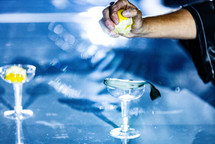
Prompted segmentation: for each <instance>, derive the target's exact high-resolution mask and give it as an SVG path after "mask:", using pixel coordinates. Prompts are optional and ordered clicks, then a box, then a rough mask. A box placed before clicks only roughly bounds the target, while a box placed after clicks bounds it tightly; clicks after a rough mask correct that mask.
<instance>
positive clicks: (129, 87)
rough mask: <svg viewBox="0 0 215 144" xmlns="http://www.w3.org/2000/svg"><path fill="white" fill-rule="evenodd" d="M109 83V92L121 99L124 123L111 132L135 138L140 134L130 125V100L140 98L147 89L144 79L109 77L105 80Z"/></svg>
mask: <svg viewBox="0 0 215 144" xmlns="http://www.w3.org/2000/svg"><path fill="white" fill-rule="evenodd" d="M104 83H105V85H107V89H108V92H109V93H110V94H111V95H112V96H114V97H117V98H119V99H120V100H121V110H122V119H123V123H122V125H121V128H115V129H113V130H112V131H111V132H110V134H111V135H112V136H113V137H115V138H120V139H125V141H126V142H127V139H133V138H137V137H139V136H140V134H139V133H138V132H137V131H136V130H135V129H133V128H129V125H128V120H129V118H128V112H129V102H130V101H131V100H133V99H138V98H139V97H141V96H142V95H143V93H144V90H145V85H144V84H143V83H142V81H131V80H121V79H112V78H107V79H105V81H104Z"/></svg>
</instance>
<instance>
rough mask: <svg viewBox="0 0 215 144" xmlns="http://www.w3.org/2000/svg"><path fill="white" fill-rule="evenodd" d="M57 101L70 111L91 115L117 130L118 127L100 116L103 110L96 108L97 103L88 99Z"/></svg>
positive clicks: (103, 116) (61, 99)
mask: <svg viewBox="0 0 215 144" xmlns="http://www.w3.org/2000/svg"><path fill="white" fill-rule="evenodd" d="M58 101H59V102H60V103H62V104H66V105H68V106H69V107H71V108H72V109H75V110H78V111H81V112H87V113H93V114H94V115H95V116H96V117H98V118H99V119H101V120H103V121H104V122H105V123H107V124H109V125H111V126H112V127H114V128H117V127H118V126H117V125H116V124H115V123H114V122H112V121H111V120H109V119H108V118H107V117H106V116H105V115H103V114H102V112H103V111H104V109H101V108H99V107H97V106H96V105H97V103H96V102H94V101H91V100H88V99H74V98H71V99H63V98H60V99H58Z"/></svg>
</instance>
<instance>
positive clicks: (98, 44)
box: [0, 0, 215, 144]
mask: <svg viewBox="0 0 215 144" xmlns="http://www.w3.org/2000/svg"><path fill="white" fill-rule="evenodd" d="M110 2H111V1H109V0H103V1H100V0H92V1H90V0H87V1H84V0H79V1H72V0H61V1H58V0H48V1H42V0H37V1H33V0H21V1H16V0H10V1H8V0H1V1H0V66H4V65H8V64H31V65H34V66H35V67H36V74H35V77H34V79H33V80H31V81H29V82H28V83H24V84H23V91H22V93H23V98H22V105H23V108H25V109H30V110H32V111H33V116H32V117H30V118H28V119H24V120H19V119H16V120H11V119H7V118H5V117H4V112H5V111H7V110H12V109H13V108H14V96H13V95H14V94H13V87H12V85H11V84H8V83H5V82H4V81H3V80H0V129H1V130H0V144H13V143H18V144H21V143H24V144H71V143H74V144H79V143H80V144H121V143H123V144H126V143H128V144H182V143H184V144H214V143H215V86H214V85H213V84H212V83H207V84H204V83H203V82H202V80H201V79H200V78H199V76H198V73H197V71H196V68H195V66H194V64H193V62H192V60H191V58H190V57H189V55H188V54H187V52H186V51H185V50H184V49H183V47H182V46H181V45H180V43H179V41H177V40H171V39H144V38H134V39H126V38H121V37H120V38H117V39H115V38H110V37H109V36H108V35H106V34H104V32H103V31H102V30H101V28H100V26H99V23H98V21H99V20H100V18H101V17H102V10H103V9H104V8H105V7H106V6H107V5H108V4H109V3H110ZM131 2H132V3H134V4H135V5H138V8H140V9H141V10H142V11H143V14H144V15H156V14H161V13H165V12H169V11H171V10H174V9H176V8H178V6H179V3H178V2H175V3H174V2H173V1H172V2H170V1H154V2H153V1H150V0H132V1H131ZM168 2H169V3H168ZM186 2H187V3H188V2H190V1H186ZM180 4H181V3H180ZM151 6H154V9H151V8H150V7H151ZM170 6H171V7H170ZM105 78H121V79H134V80H145V81H149V82H151V83H153V84H154V85H155V86H156V88H157V89H159V91H160V93H161V97H160V98H158V99H156V100H154V101H152V100H151V99H150V96H149V95H150V87H149V86H148V85H146V87H145V92H144V94H143V95H142V96H141V97H140V98H139V99H136V100H132V101H131V102H130V111H129V125H130V126H131V127H132V128H135V129H136V130H138V131H139V132H140V134H141V135H140V137H138V138H135V139H130V140H128V139H116V138H113V137H112V136H111V135H110V131H111V130H112V129H114V128H117V127H120V125H121V122H122V118H121V107H120V100H118V99H117V98H115V97H112V96H111V95H110V94H109V93H108V91H107V89H106V86H105V85H104V83H103V81H104V79H105Z"/></svg>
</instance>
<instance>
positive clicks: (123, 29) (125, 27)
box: [114, 9, 133, 36]
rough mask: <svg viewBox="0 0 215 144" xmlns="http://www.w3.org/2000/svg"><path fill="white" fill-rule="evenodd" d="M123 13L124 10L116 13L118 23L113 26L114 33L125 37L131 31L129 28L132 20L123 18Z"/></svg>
mask: <svg viewBox="0 0 215 144" xmlns="http://www.w3.org/2000/svg"><path fill="white" fill-rule="evenodd" d="M123 11H124V9H120V10H119V11H118V12H117V15H118V17H119V23H118V24H117V25H115V29H114V31H115V32H116V33H119V34H123V35H125V36H126V35H128V33H129V32H130V31H131V26H132V24H133V20H132V18H127V17H124V16H123V15H122V12H123Z"/></svg>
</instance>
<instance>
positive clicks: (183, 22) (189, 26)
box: [137, 9, 197, 39]
mask: <svg viewBox="0 0 215 144" xmlns="http://www.w3.org/2000/svg"><path fill="white" fill-rule="evenodd" d="M196 33H197V31H196V25H195V21H194V19H193V17H192V15H191V14H190V13H189V12H188V11H187V10H185V9H180V10H178V11H176V12H173V13H169V14H165V15H160V16H155V17H145V18H143V25H142V28H141V32H140V33H139V34H137V36H140V37H147V38H174V39H195V38H196V35H197V34H196Z"/></svg>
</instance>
